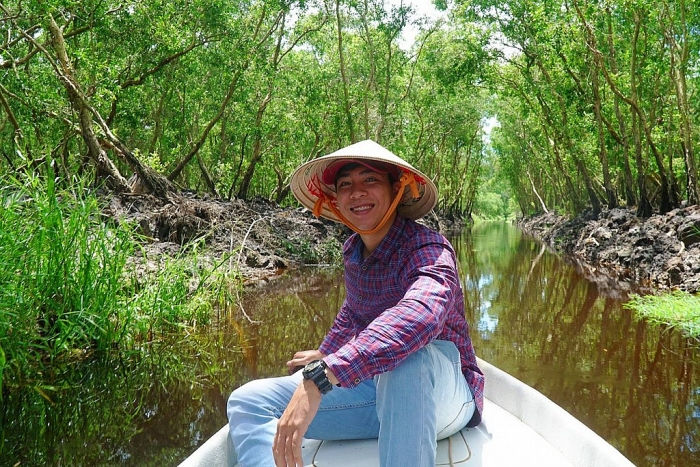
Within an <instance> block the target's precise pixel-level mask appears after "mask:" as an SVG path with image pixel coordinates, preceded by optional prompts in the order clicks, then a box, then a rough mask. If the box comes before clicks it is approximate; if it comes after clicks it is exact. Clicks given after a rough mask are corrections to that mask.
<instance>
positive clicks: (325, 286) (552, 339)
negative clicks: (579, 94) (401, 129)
mask: <svg viewBox="0 0 700 467" xmlns="http://www.w3.org/2000/svg"><path fill="white" fill-rule="evenodd" d="M451 241H452V243H453V245H454V246H455V250H456V251H457V255H458V260H459V267H460V275H461V277H462V281H463V288H464V292H465V300H466V310H467V311H466V313H467V320H468V321H469V323H470V326H471V334H472V339H473V341H474V346H475V348H476V351H477V354H478V355H479V356H480V357H482V358H483V359H485V360H487V361H489V362H491V363H492V364H494V365H496V366H498V367H500V368H501V369H503V370H505V371H507V372H508V373H510V374H512V375H514V376H516V377H517V378H519V379H521V380H522V381H524V382H525V383H527V384H529V385H531V386H532V387H534V388H536V389H538V390H539V391H540V392H542V393H544V394H545V395H547V396H548V397H549V398H550V399H552V400H553V401H555V402H556V403H557V404H559V405H561V406H562V407H564V408H565V409H566V410H568V411H569V412H571V413H572V414H573V415H574V416H575V417H577V418H578V419H579V420H581V421H582V422H583V423H585V424H586V425H587V426H589V427H590V428H592V429H593V430H594V431H595V432H597V433H598V434H599V435H601V436H602V437H603V438H605V439H606V440H608V441H609V442H610V443H611V444H613V445H614V446H615V447H616V448H618V449H619V450H620V451H621V452H622V453H623V454H625V455H626V456H627V457H628V458H629V459H630V460H631V461H632V462H633V463H635V464H636V465H638V466H665V467H671V466H678V467H681V466H694V465H700V369H699V366H700V358H699V357H700V349H699V347H698V343H697V341H693V340H690V339H686V338H684V337H683V336H681V335H680V334H679V333H676V332H670V331H668V330H666V329H663V328H660V327H652V326H648V325H647V324H646V323H644V322H641V321H637V320H635V319H634V317H633V315H632V313H631V312H630V311H629V310H626V309H625V308H623V306H622V305H623V300H624V297H620V296H619V295H620V294H619V293H616V292H614V291H613V289H610V288H609V287H607V286H606V285H604V284H597V283H595V282H591V281H589V280H587V279H585V278H584V277H583V276H581V275H580V274H579V273H578V272H577V269H576V268H575V267H573V266H572V265H570V264H567V263H566V262H565V261H562V259H561V258H559V257H557V256H556V255H555V254H553V253H551V252H550V251H548V250H546V249H544V248H542V246H541V245H540V244H539V243H538V242H536V241H534V240H532V239H531V238H529V237H527V236H525V235H523V234H522V233H521V232H520V231H519V230H518V229H516V228H514V227H512V226H510V225H508V224H505V223H485V224H479V225H476V226H474V227H472V228H471V229H468V230H465V231H464V232H462V233H460V234H458V235H455V236H453V237H451ZM343 296H344V288H343V280H342V271H340V270H338V269H328V268H313V269H304V270H301V271H295V272H293V273H289V274H286V275H283V276H281V277H280V278H279V279H277V280H275V281H272V282H271V283H270V284H269V285H268V286H266V287H264V288H259V289H255V290H249V291H248V292H247V293H246V294H245V298H244V302H243V307H242V308H243V309H242V310H230V311H228V312H226V311H221V312H220V314H219V316H217V323H216V325H215V326H214V327H208V328H201V329H198V328H194V329H192V328H188V329H186V330H183V332H182V333H181V334H179V335H178V336H161V337H160V338H159V339H156V341H155V342H154V343H152V344H148V346H147V347H145V348H144V349H143V350H145V352H139V353H133V354H120V355H117V356H111V357H108V358H106V357H102V358H100V359H95V360H94V361H90V360H88V361H87V362H86V363H85V364H84V365H82V366H81V367H80V371H76V370H75V365H71V364H70V363H71V362H70V361H66V362H56V365H55V370H54V374H52V375H46V376H47V378H46V380H47V381H55V384H53V385H52V384H47V383H45V382H44V383H42V384H38V383H37V384H35V385H32V383H31V382H28V384H27V385H26V389H25V390H23V391H19V392H16V393H11V394H10V395H9V396H8V397H5V399H4V400H3V401H1V402H2V404H3V409H2V438H1V439H2V440H4V444H3V449H2V451H1V452H2V453H3V454H2V456H0V466H14V465H23V466H27V465H42V466H43V465H71V466H72V465H86V466H87V465H90V466H92V465H139V466H149V465H152V466H156V465H158V466H162V465H177V464H178V463H179V461H181V460H182V459H184V458H185V457H186V456H187V455H188V454H189V453H190V452H192V451H193V450H194V449H195V448H196V446H197V445H199V444H201V443H202V442H203V441H204V440H206V439H207V438H208V437H209V436H210V435H211V434H213V433H214V432H215V431H217V430H218V429H219V428H220V427H221V426H223V425H224V424H225V423H226V415H225V403H226V398H227V396H228V394H229V392H230V391H231V390H232V389H234V388H235V387H237V386H239V385H240V384H243V383H244V382H246V381H248V380H250V379H252V378H259V377H265V376H274V375H279V374H283V373H284V372H285V368H284V362H285V361H286V360H287V359H288V358H289V357H290V356H291V355H292V354H293V352H294V351H296V350H301V349H308V348H315V347H316V346H317V345H318V343H319V342H320V341H321V339H322V338H323V335H324V334H325V332H326V330H327V329H328V328H329V326H330V325H331V323H332V320H333V317H334V315H335V312H336V311H337V310H338V308H339V306H340V305H341V303H342V300H343ZM243 312H245V315H247V316H248V317H250V320H248V319H246V318H245V317H244V313H243ZM487 384H488V382H487ZM18 463H19V464H18Z"/></svg>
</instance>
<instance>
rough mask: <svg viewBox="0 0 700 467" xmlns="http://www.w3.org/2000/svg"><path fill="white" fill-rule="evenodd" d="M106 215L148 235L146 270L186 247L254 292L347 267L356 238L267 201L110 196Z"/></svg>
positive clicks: (441, 226)
mask: <svg viewBox="0 0 700 467" xmlns="http://www.w3.org/2000/svg"><path fill="white" fill-rule="evenodd" d="M103 213H104V214H105V216H106V217H107V218H109V219H113V220H116V221H117V222H130V223H133V224H136V225H137V226H138V231H139V233H140V234H141V235H142V236H143V239H144V241H143V250H144V251H143V256H144V257H145V259H144V260H143V262H142V263H141V264H140V266H139V267H140V268H146V269H150V270H155V269H157V267H158V265H159V264H160V263H161V262H162V261H163V258H164V257H167V256H174V255H177V254H178V253H180V252H182V251H183V250H184V249H186V248H194V247H195V245H196V248H197V255H198V256H199V257H200V258H203V259H204V260H208V261H209V262H215V261H217V260H220V259H221V258H225V257H228V258H229V262H230V264H231V267H232V268H236V269H237V270H239V271H240V273H241V275H242V276H243V279H244V283H245V284H246V285H247V286H257V285H262V284H265V283H267V282H268V281H270V280H274V279H275V278H277V277H279V275H280V274H281V273H282V272H284V271H286V270H288V269H290V268H296V267H299V266H301V265H309V264H319V265H340V264H341V261H342V258H341V248H342V242H343V241H344V240H345V239H346V238H347V237H348V236H349V235H350V234H351V233H352V231H350V229H348V228H346V227H345V226H343V225H341V224H339V223H336V222H332V221H329V220H326V219H323V218H321V219H316V218H315V217H314V216H313V215H312V214H311V212H309V211H308V210H306V209H304V208H300V207H287V208H285V207H280V206H278V205H276V204H274V203H272V202H269V201H267V200H264V199H254V200H251V201H242V200H232V201H224V200H220V199H215V198H207V197H200V196H196V195H194V194H191V193H180V194H173V195H172V196H170V197H169V198H168V199H167V200H165V199H162V198H157V197H155V196H151V195H143V194H139V195H130V194H127V195H124V194H122V195H109V196H106V197H105V208H104V210H103ZM422 222H424V223H425V224H427V225H430V226H431V227H433V228H435V229H438V230H442V231H444V230H448V229H451V228H459V227H461V225H462V221H461V220H460V219H438V217H437V216H435V215H434V214H431V215H430V216H428V218H426V219H425V220H423V221H422Z"/></svg>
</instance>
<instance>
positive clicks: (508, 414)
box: [180, 359, 634, 467]
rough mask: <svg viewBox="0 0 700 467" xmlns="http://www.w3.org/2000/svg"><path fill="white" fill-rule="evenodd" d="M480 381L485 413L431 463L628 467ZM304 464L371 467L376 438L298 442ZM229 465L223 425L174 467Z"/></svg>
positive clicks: (520, 388) (500, 380) (491, 382)
mask: <svg viewBox="0 0 700 467" xmlns="http://www.w3.org/2000/svg"><path fill="white" fill-rule="evenodd" d="M478 363H479V368H481V370H482V371H483V372H484V375H485V377H486V387H485V399H484V415H483V418H482V421H481V423H480V424H479V425H478V426H476V427H474V428H464V429H463V430H461V431H460V432H458V433H456V434H454V435H452V436H451V437H450V438H447V439H444V440H441V441H439V442H438V448H437V456H436V463H435V465H436V466H450V467H470V466H472V467H495V466H498V467H501V466H510V465H513V466H515V465H517V466H518V467H527V466H537V467H568V466H573V467H634V464H632V462H630V461H629V460H628V459H627V458H626V457H625V456H623V455H622V454H621V453H620V452H619V451H618V450H617V449H615V448H614V447H613V446H612V445H610V444H609V443H608V442H606V441H605V440H604V439H603V438H601V437H600V436H598V435H597V434H596V433H595V432H593V431H592V430H591V429H589V428H588V427H586V426H585V425H584V424H583V423H581V422H580V421H579V420H577V419H576V418H575V417H574V416H573V415H571V414H570V413H568V412H567V411H566V410H564V409H563V408H561V407H560V406H558V405H557V404H555V403H554V402H552V401H551V400H550V399H548V398H547V397H546V396H544V395H543V394H542V393H540V392H538V391H537V390H535V389H534V388H532V387H530V386H528V385H526V384H525V383H523V382H521V381H519V380H518V379H516V378H514V377H513V376H511V375H509V374H508V373H506V372H504V371H503V370H500V369H499V368H497V367H495V366H493V365H491V364H489V363H488V362H486V361H484V360H481V359H479V362H478ZM302 453H303V457H304V465H305V466H306V467H351V466H352V467H378V465H379V461H378V456H379V449H378V447H377V440H376V439H367V440H349V441H318V440H311V439H307V440H305V441H304V444H303V448H302ZM204 466H207V467H236V466H237V461H236V454H235V451H234V449H233V446H232V443H231V441H230V438H229V436H228V425H226V426H224V427H223V428H221V430H219V431H218V432H217V433H216V434H214V436H212V437H211V438H210V439H209V440H207V441H206V442H205V443H204V444H203V445H202V446H200V447H199V448H198V449H197V450H196V451H195V452H194V453H193V454H192V455H191V456H189V457H188V458H187V459H185V460H184V461H183V462H182V463H181V464H180V467H204Z"/></svg>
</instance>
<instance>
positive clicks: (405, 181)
mask: <svg viewBox="0 0 700 467" xmlns="http://www.w3.org/2000/svg"><path fill="white" fill-rule="evenodd" d="M402 171H403V173H402V174H401V178H400V180H399V182H400V183H401V186H400V187H399V191H398V192H397V193H396V197H395V198H394V201H393V202H392V203H391V206H389V209H387V211H386V214H384V217H383V218H382V220H381V221H379V224H377V226H376V227H374V228H373V229H369V230H362V229H359V228H357V227H356V226H355V225H354V224H353V223H352V222H350V221H349V220H348V219H347V218H346V217H345V216H344V215H343V214H342V213H341V212H340V210H339V209H338V207H337V206H336V205H335V203H333V199H332V198H330V197H329V196H328V195H326V194H325V193H324V192H320V194H319V196H318V200H316V203H315V204H314V209H313V214H314V216H316V217H320V216H321V211H322V210H323V205H324V204H325V205H326V206H328V209H330V210H331V211H332V212H333V214H335V215H336V216H337V217H338V219H340V220H341V222H342V223H343V224H345V225H347V226H348V227H350V228H351V229H352V230H354V231H355V232H357V233H359V234H360V235H372V234H374V233H377V232H378V231H379V230H380V229H381V228H382V227H384V224H386V223H387V222H388V221H389V219H390V218H391V215H392V213H393V212H394V210H395V209H396V208H397V207H398V205H399V203H400V202H401V198H403V192H404V188H406V186H409V187H411V196H413V198H414V199H415V198H420V191H418V185H417V183H416V178H415V176H414V174H413V172H410V171H407V170H404V169H402Z"/></svg>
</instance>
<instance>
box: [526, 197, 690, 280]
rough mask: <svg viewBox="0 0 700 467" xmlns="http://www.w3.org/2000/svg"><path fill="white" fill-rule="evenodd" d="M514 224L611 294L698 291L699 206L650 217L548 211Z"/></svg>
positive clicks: (618, 211)
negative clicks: (569, 215)
mask: <svg viewBox="0 0 700 467" xmlns="http://www.w3.org/2000/svg"><path fill="white" fill-rule="evenodd" d="M517 225H518V226H519V227H521V228H522V229H523V230H524V231H525V232H526V233H528V234H530V235H532V236H534V237H536V238H538V239H540V240H541V241H543V242H544V243H545V244H547V245H548V246H550V247H551V248H553V249H554V250H555V251H557V252H558V253H562V254H563V256H564V257H565V259H567V260H569V261H571V262H573V263H574V264H575V265H576V266H577V267H578V268H579V269H580V270H581V272H582V273H583V274H584V275H586V277H588V278H590V279H591V280H593V281H595V282H597V283H598V284H599V285H600V286H602V288H603V289H604V290H605V289H607V290H609V291H610V292H612V293H619V292H629V291H633V292H642V293H652V292H655V291H657V292H658V291H668V290H674V289H680V290H685V291H688V292H691V293H697V292H700V206H690V207H685V208H682V209H676V210H673V211H671V212H669V213H667V214H656V215H653V216H652V217H650V218H648V219H641V218H638V217H636V216H635V215H634V211H633V210H630V209H626V208H617V209H611V210H607V211H604V212H603V213H601V214H600V215H599V216H598V217H597V218H593V217H591V216H585V215H583V216H580V217H577V218H575V219H567V218H565V217H563V216H559V215H557V214H554V213H547V214H542V215H539V216H534V217H529V218H523V219H519V220H518V221H517Z"/></svg>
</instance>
